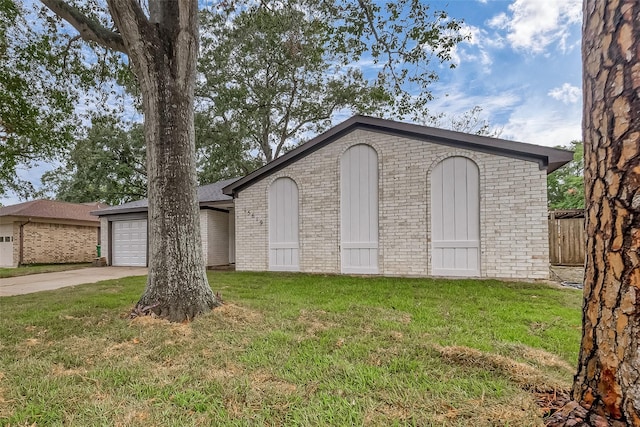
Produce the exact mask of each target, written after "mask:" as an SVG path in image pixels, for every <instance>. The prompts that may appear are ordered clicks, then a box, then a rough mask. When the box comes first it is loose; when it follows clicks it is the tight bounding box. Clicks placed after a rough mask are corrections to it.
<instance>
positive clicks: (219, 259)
mask: <svg viewBox="0 0 640 427" xmlns="http://www.w3.org/2000/svg"><path fill="white" fill-rule="evenodd" d="M200 231H201V235H202V250H203V253H204V258H205V260H206V264H207V266H216V265H225V264H229V214H228V213H227V212H220V211H214V210H208V209H203V210H201V211H200Z"/></svg>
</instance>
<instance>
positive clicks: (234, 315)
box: [211, 303, 264, 326]
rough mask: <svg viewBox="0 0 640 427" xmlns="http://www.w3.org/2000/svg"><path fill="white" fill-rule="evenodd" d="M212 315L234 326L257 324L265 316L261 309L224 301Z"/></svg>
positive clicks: (217, 319)
mask: <svg viewBox="0 0 640 427" xmlns="http://www.w3.org/2000/svg"><path fill="white" fill-rule="evenodd" d="M211 315H212V316H213V317H214V318H215V319H216V321H218V322H222V323H226V324H230V325H233V326H248V325H256V324H260V323H262V322H263V320H264V316H263V315H262V313H260V312H259V311H256V310H252V309H250V308H247V307H242V306H240V305H236V304H231V303H224V304H223V305H222V306H220V307H217V308H216V309H215V310H213V311H212V313H211Z"/></svg>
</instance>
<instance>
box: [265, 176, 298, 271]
mask: <svg viewBox="0 0 640 427" xmlns="http://www.w3.org/2000/svg"><path fill="white" fill-rule="evenodd" d="M269 270H272V271H300V243H299V240H298V186H297V185H296V183H295V181H293V180H292V179H291V178H278V179H276V180H275V181H273V183H272V184H271V187H269Z"/></svg>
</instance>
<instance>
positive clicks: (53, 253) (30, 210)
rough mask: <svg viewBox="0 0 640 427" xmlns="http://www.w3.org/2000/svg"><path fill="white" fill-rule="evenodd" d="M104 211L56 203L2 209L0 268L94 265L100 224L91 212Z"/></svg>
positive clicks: (20, 205) (94, 205)
mask: <svg viewBox="0 0 640 427" xmlns="http://www.w3.org/2000/svg"><path fill="white" fill-rule="evenodd" d="M102 207H106V205H101V204H96V203H88V204H78V203H67V202H59V201H54V200H33V201H30V202H25V203H20V204H17V205H12V206H5V207H0V267H15V266H18V265H24V264H57V263H74V262H90V261H92V260H93V259H94V258H95V257H96V245H97V244H98V243H99V238H100V232H99V230H100V222H99V221H98V219H97V218H95V217H94V216H92V215H91V214H90V212H91V211H92V210H95V209H97V208H102Z"/></svg>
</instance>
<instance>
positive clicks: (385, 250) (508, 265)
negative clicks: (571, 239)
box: [235, 129, 548, 279]
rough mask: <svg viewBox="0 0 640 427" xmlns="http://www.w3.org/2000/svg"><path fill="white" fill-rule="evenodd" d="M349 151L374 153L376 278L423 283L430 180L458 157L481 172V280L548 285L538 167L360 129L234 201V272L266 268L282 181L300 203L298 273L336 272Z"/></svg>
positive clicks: (427, 259)
mask: <svg viewBox="0 0 640 427" xmlns="http://www.w3.org/2000/svg"><path fill="white" fill-rule="evenodd" d="M355 144H369V145H371V146H372V147H373V148H375V149H376V151H377V152H378V159H379V176H380V178H379V179H380V181H379V226H380V234H379V270H380V273H381V274H384V275H415V276H428V275H429V274H430V271H431V258H430V251H429V248H430V238H431V235H430V221H431V218H430V213H429V200H430V197H431V196H430V179H429V173H430V171H431V170H432V169H433V167H435V165H436V164H437V163H438V162H440V161H442V160H443V159H445V158H447V157H450V156H465V157H468V158H470V159H472V160H473V161H474V162H475V163H476V164H477V165H478V168H479V171H480V222H481V224H480V233H481V235H480V239H481V255H480V258H481V259H480V262H481V267H480V269H481V273H480V274H481V276H482V277H500V278H520V279H539V278H546V277H547V275H548V235H547V208H546V204H547V203H546V202H547V193H546V171H544V170H540V168H539V165H538V164H537V163H535V162H529V161H524V160H519V159H513V158H508V157H502V156H497V155H493V154H487V153H480V152H475V151H470V150H464V149H459V148H452V147H447V146H444V145H438V144H429V143H425V142H423V141H418V140H413V139H409V138H404V137H399V136H390V135H387V134H383V133H376V132H371V131H365V130H360V129H359V130H355V131H353V132H351V133H349V134H347V135H345V136H343V137H342V138H340V139H339V140H337V141H334V142H332V143H330V144H328V145H326V146H324V147H323V148H321V149H319V150H318V151H316V152H314V153H312V154H311V155H309V156H307V157H304V158H303V159H300V160H298V161H296V162H294V163H292V164H290V165H288V166H287V167H285V168H284V169H281V170H279V171H278V172H276V173H274V174H272V175H269V176H267V177H266V178H264V179H262V180H261V181H258V182H257V183H254V184H253V185H251V186H250V187H248V188H246V189H243V190H242V191H241V192H240V193H239V194H238V197H237V199H236V201H235V210H236V246H237V251H236V268H237V269H238V270H255V271H262V270H267V269H268V253H267V252H268V244H269V243H268V230H267V226H268V220H267V212H268V211H267V206H268V204H267V200H268V199H267V196H268V188H269V185H270V184H271V183H272V182H273V181H274V180H275V179H276V178H278V177H281V176H288V177H290V178H292V179H293V180H295V181H296V183H297V184H298V190H299V197H300V199H299V204H300V206H299V212H300V270H301V271H306V272H323V273H339V272H340V251H339V244H340V231H339V230H340V227H339V221H340V210H339V208H340V206H339V204H340V191H339V171H340V157H341V155H342V153H344V151H345V150H346V149H348V148H349V147H350V146H352V145H355Z"/></svg>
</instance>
